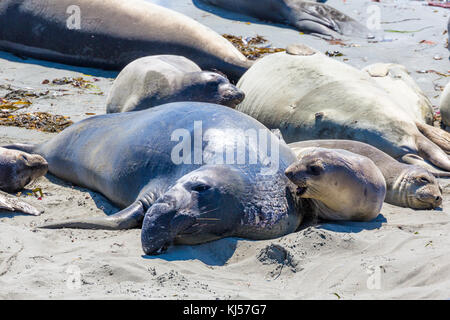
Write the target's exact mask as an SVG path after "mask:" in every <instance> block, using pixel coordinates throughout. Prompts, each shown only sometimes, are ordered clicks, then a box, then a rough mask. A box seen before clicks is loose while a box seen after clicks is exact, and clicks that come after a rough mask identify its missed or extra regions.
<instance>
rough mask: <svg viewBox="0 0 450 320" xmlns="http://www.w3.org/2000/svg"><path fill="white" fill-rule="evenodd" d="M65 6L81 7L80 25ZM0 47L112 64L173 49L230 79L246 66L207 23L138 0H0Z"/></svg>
mask: <svg viewBox="0 0 450 320" xmlns="http://www.w3.org/2000/svg"><path fill="white" fill-rule="evenodd" d="M70 6H78V8H79V9H80V20H79V21H80V29H77V28H73V26H75V27H77V25H76V20H74V19H75V17H74V16H73V14H74V11H71V10H72V8H73V7H70ZM68 20H69V22H67V21H68ZM67 25H69V26H70V28H71V29H70V28H68V27H67ZM0 49H2V50H6V51H11V52H14V53H19V54H24V55H28V56H32V57H35V58H38V59H44V60H51V61H57V62H62V63H66V64H73V65H81V66H88V67H97V68H104V69H114V70H120V69H122V68H123V67H125V66H126V65H127V64H128V63H130V62H131V61H133V60H136V59H138V58H140V57H144V56H149V55H157V54H173V55H180V56H185V57H187V58H189V59H191V60H193V61H194V62H196V63H197V64H198V65H199V66H200V67H201V68H202V69H203V70H213V69H217V70H220V71H222V72H223V73H225V74H227V75H228V77H229V78H230V79H233V80H237V79H239V77H240V76H241V75H242V74H243V72H245V70H246V69H247V68H248V67H249V66H250V62H249V61H248V60H247V59H246V58H245V57H244V56H243V55H242V54H241V53H240V52H239V51H238V50H237V49H236V48H235V47H234V46H233V45H232V44H231V43H230V42H228V41H227V40H226V39H224V38H223V37H221V36H220V35H219V34H217V33H215V32H214V31H212V30H211V29H209V28H207V27H205V26H203V25H202V24H200V23H198V22H196V21H195V20H193V19H191V18H189V17H187V16H185V15H183V14H181V13H177V12H175V11H173V10H170V9H166V8H163V7H161V6H158V5H155V4H151V3H148V2H145V1H141V0H128V1H121V0H39V1H35V0H2V1H1V2H0Z"/></svg>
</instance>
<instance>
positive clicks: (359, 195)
mask: <svg viewBox="0 0 450 320" xmlns="http://www.w3.org/2000/svg"><path fill="white" fill-rule="evenodd" d="M297 158H298V161H297V162H295V163H293V164H291V165H290V166H289V167H288V168H287V170H286V176H287V177H288V178H289V179H290V180H291V181H292V182H293V183H295V184H296V185H297V186H298V187H299V188H298V190H297V195H299V196H301V197H302V198H309V199H312V201H313V202H314V204H315V206H313V208H315V210H316V211H317V213H316V214H317V215H318V216H319V217H320V218H322V219H329V220H357V221H369V220H373V219H374V218H376V217H377V216H378V214H379V213H380V210H381V207H382V206H383V202H384V198H385V196H386V182H385V180H384V177H383V175H382V173H381V171H380V170H379V169H378V167H377V166H376V165H375V164H374V163H373V162H372V161H371V160H370V159H368V158H366V157H364V156H361V155H357V154H354V153H352V152H349V151H346V150H340V149H336V150H332V149H325V148H316V147H310V148H302V149H301V150H297ZM336 190H338V192H336Z"/></svg>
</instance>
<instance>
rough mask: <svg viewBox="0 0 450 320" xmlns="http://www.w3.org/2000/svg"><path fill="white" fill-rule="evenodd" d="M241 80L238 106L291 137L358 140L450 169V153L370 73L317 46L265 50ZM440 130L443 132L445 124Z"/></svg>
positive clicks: (398, 157)
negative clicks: (327, 53) (432, 139)
mask: <svg viewBox="0 0 450 320" xmlns="http://www.w3.org/2000/svg"><path fill="white" fill-rule="evenodd" d="M237 86H238V87H239V88H240V89H242V91H244V93H245V96H246V97H245V99H244V101H243V102H242V103H241V104H239V105H238V106H237V109H238V110H239V111H242V112H244V113H247V114H248V115H250V116H252V117H254V118H255V119H257V120H259V121H260V122H262V123H263V124H264V125H266V126H267V127H268V128H269V129H275V128H278V129H280V131H281V133H282V134H283V137H284V139H285V140H286V142H288V143H291V142H297V141H304V140H315V139H348V140H357V141H361V142H365V143H368V144H370V145H373V146H374V147H376V148H378V149H380V150H382V151H384V152H386V153H387V154H389V155H390V156H392V157H394V158H395V159H398V160H400V159H402V157H404V156H405V155H407V154H414V155H419V156H421V157H422V158H424V159H425V160H427V161H430V162H431V163H432V164H433V165H435V166H436V167H438V168H441V169H443V170H446V171H450V160H449V158H448V156H447V154H446V153H445V152H444V151H443V150H442V149H441V148H440V147H439V146H437V145H436V144H435V143H433V142H432V141H431V140H430V139H428V138H427V137H426V136H425V135H424V134H423V133H421V132H420V131H419V128H418V125H417V124H416V122H417V121H416V119H415V118H414V117H413V116H412V114H411V113H408V112H406V111H405V110H404V108H403V107H402V106H400V105H398V104H397V103H396V102H395V100H394V99H393V98H392V96H391V95H389V94H388V93H387V92H386V90H384V89H383V88H382V87H380V86H379V85H377V83H376V82H375V81H374V80H373V79H372V77H370V76H369V74H367V73H366V72H363V71H361V70H357V69H356V68H353V67H351V66H350V65H347V64H345V63H342V62H340V61H337V60H334V59H331V58H329V57H327V56H325V55H324V54H322V53H320V52H317V51H316V50H314V49H311V48H308V47H306V46H302V45H296V46H295V45H294V46H290V47H288V49H287V52H283V53H275V54H272V55H269V56H266V57H264V58H262V59H260V60H258V61H257V62H256V63H255V64H254V65H253V66H252V67H251V68H250V69H249V70H248V71H247V72H246V73H245V74H244V75H243V77H242V78H241V79H240V81H239V83H238V85H237ZM424 126H426V124H424ZM431 129H433V128H431ZM436 129H439V128H436ZM435 133H436V134H438V135H439V134H441V135H442V134H443V130H440V131H438V132H435Z"/></svg>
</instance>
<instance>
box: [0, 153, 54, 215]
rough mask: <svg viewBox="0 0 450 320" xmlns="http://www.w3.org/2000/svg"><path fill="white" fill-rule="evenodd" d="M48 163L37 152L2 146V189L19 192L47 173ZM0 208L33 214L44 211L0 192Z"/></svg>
mask: <svg viewBox="0 0 450 320" xmlns="http://www.w3.org/2000/svg"><path fill="white" fill-rule="evenodd" d="M47 169H48V164H47V161H45V159H44V158H42V157H41V156H39V155H36V154H27V153H25V152H22V151H17V150H9V149H5V148H1V147H0V190H2V191H6V192H11V193H12V192H17V191H19V190H21V189H23V187H25V186H26V185H27V184H29V183H30V182H31V181H33V180H35V179H37V178H39V177H41V176H43V175H45V174H46V173H47ZM0 209H3V210H8V211H19V212H23V213H27V214H31V215H39V214H41V213H42V212H41V211H39V210H37V209H35V208H33V207H32V206H30V205H29V204H27V203H26V202H23V201H21V200H19V199H18V198H16V197H13V196H11V195H8V194H7V193H4V192H0Z"/></svg>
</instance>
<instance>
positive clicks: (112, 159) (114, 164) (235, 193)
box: [8, 102, 302, 254]
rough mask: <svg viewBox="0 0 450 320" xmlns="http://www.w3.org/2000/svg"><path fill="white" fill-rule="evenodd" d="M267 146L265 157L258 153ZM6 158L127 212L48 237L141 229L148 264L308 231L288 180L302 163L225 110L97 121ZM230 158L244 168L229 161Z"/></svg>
mask: <svg viewBox="0 0 450 320" xmlns="http://www.w3.org/2000/svg"><path fill="white" fill-rule="evenodd" d="M245 132H247V133H248V137H249V138H248V140H245V139H244V136H245ZM118 133H120V134H118ZM255 135H256V136H255ZM252 137H253V138H254V137H256V139H257V140H256V141H255V140H254V139H253V138H252ZM260 139H262V140H261V141H265V143H266V145H267V148H268V152H267V153H266V152H264V151H265V150H263V149H264V148H261V149H260V148H258V145H259V143H258V141H259V140H260ZM183 146H184V147H186V148H181V147H183ZM8 148H16V149H21V150H27V151H29V152H34V153H37V154H40V155H42V156H44V157H45V158H46V159H47V161H48V163H49V171H50V172H51V173H52V174H54V175H56V176H58V177H60V178H61V179H64V180H67V181H71V182H73V183H75V184H77V185H80V186H84V187H88V188H90V189H92V190H95V191H98V192H101V193H102V194H103V195H105V196H106V197H107V198H108V199H109V200H111V201H112V202H113V203H115V204H116V205H118V206H120V207H121V208H125V209H123V210H122V211H120V212H119V213H117V214H115V215H113V216H110V217H106V218H98V219H94V218H93V219H87V220H81V221H71V222H70V221H69V222H66V223H62V224H55V225H53V226H49V227H54V228H56V227H72V228H93V229H95V228H97V229H98V228H100V229H101V228H103V229H128V228H133V227H141V225H142V246H143V250H144V252H145V253H146V254H156V253H158V252H160V251H161V249H163V248H165V247H166V246H167V245H168V244H170V243H172V242H173V241H174V242H175V243H186V244H195V243H202V242H206V241H211V240H214V239H218V238H221V237H227V236H238V237H245V238H251V239H267V238H274V237H278V236H282V235H284V234H287V233H290V232H293V231H295V230H296V229H297V227H298V226H299V224H300V223H301V221H302V211H301V210H300V209H299V208H298V206H299V203H298V201H299V199H298V198H297V196H296V195H295V189H296V187H295V186H294V185H293V184H292V183H290V182H289V180H288V179H287V177H286V176H285V174H284V170H285V169H286V168H287V167H288V166H289V165H290V164H291V163H292V162H293V161H295V155H294V153H293V152H292V150H291V149H290V148H289V147H288V146H287V145H286V144H285V143H284V142H282V141H281V140H279V139H278V138H277V137H276V136H274V135H273V134H272V133H271V132H270V131H269V130H267V128H265V127H264V126H263V125H262V124H260V123H259V122H257V121H256V120H255V119H253V118H251V117H249V116H247V115H245V114H242V113H240V112H238V111H235V110H233V109H231V108H227V107H224V106H219V105H214V104H208V103H196V102H179V103H172V104H167V105H162V106H158V107H154V108H150V109H147V110H143V111H136V112H126V113H113V114H106V115H99V116H94V117H91V118H88V119H85V120H83V121H81V122H78V123H75V124H73V125H72V126H70V127H69V128H67V129H65V130H64V131H62V132H61V133H59V134H58V135H56V136H55V137H53V138H52V139H50V140H49V141H48V142H46V143H43V144H40V145H36V146H31V145H13V146H8ZM224 150H225V151H224ZM272 152H273V154H274V156H273V158H272V156H269V154H272ZM230 154H231V156H234V159H236V161H232V160H233V159H231V158H230V159H231V160H230V161H228V159H229V158H228V156H230ZM225 155H226V157H225ZM275 155H276V156H275ZM241 156H244V158H243V159H242V158H239V157H241ZM246 156H247V158H246ZM224 157H225V159H224ZM237 159H241V160H242V161H238V160H237ZM246 159H247V160H246ZM250 159H253V160H250ZM272 160H273V161H272ZM275 163H276V165H274V164H275ZM271 170H272V171H271Z"/></svg>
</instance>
